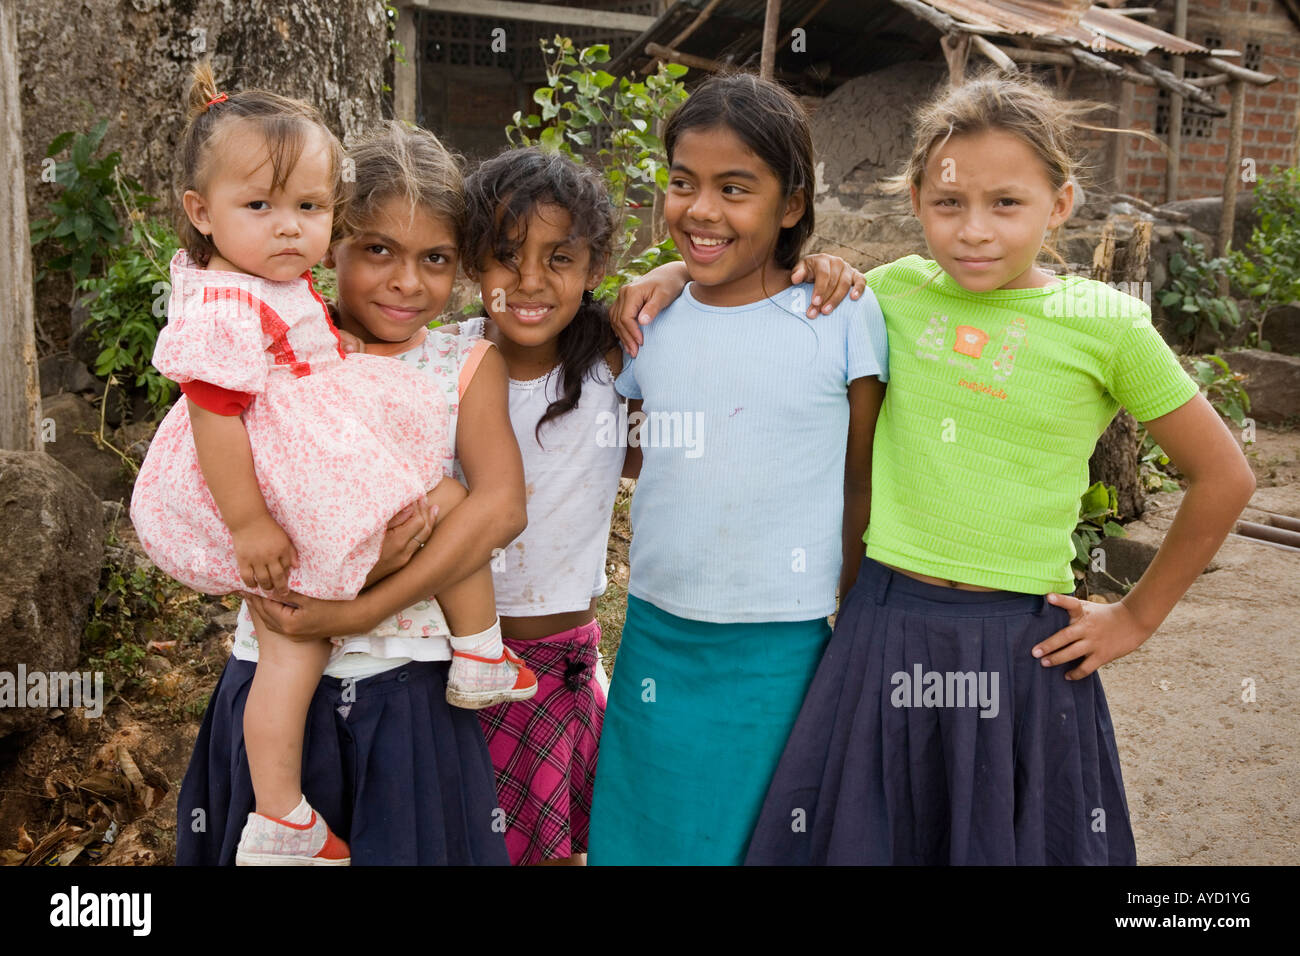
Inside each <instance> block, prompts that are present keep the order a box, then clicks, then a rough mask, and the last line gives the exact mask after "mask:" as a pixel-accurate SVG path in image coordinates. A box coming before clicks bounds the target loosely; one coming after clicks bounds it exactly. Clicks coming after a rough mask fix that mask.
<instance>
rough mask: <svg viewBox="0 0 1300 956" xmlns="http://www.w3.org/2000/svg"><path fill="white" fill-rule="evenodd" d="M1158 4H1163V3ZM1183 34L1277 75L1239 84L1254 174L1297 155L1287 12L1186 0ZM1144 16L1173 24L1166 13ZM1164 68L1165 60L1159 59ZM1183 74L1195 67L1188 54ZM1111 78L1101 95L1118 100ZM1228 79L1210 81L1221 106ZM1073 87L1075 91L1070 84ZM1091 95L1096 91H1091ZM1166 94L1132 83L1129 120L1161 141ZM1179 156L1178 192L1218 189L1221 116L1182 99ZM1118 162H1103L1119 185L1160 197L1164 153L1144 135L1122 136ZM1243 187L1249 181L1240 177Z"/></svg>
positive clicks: (1267, 1)
mask: <svg viewBox="0 0 1300 956" xmlns="http://www.w3.org/2000/svg"><path fill="white" fill-rule="evenodd" d="M1160 6H1161V8H1167V7H1170V6H1171V5H1170V4H1165V3H1162V4H1160ZM1189 7H1190V9H1189V11H1188V17H1187V37H1188V39H1190V40H1193V41H1195V42H1197V43H1201V44H1203V45H1206V46H1217V47H1222V48H1225V49H1232V50H1239V51H1242V52H1243V53H1244V54H1245V56H1244V57H1243V58H1237V57H1234V58H1232V59H1231V61H1230V62H1233V63H1237V64H1241V65H1243V66H1248V67H1250V68H1251V69H1255V70H1259V71H1260V72H1262V73H1270V74H1273V75H1274V76H1277V77H1278V80H1277V81H1276V82H1274V83H1273V84H1271V85H1270V86H1265V87H1257V86H1247V87H1246V98H1245V112H1244V123H1243V127H1242V149H1241V155H1242V158H1243V159H1251V160H1254V165H1255V170H1256V174H1257V176H1258V177H1259V178H1263V177H1264V176H1265V175H1267V174H1268V173H1269V172H1270V171H1272V170H1273V169H1274V168H1275V167H1285V166H1290V165H1293V164H1295V163H1296V161H1297V150H1296V146H1297V116H1298V114H1300V30H1298V29H1297V28H1296V26H1295V24H1294V23H1293V22H1292V21H1291V20H1290V19H1289V18H1288V17H1287V15H1286V13H1285V11H1284V10H1283V8H1282V4H1281V3H1279V2H1277V0H1196V2H1195V3H1193V4H1189ZM1147 22H1149V23H1151V24H1152V25H1154V26H1158V27H1160V28H1161V29H1166V30H1170V29H1172V16H1171V14H1170V13H1169V11H1168V10H1163V16H1161V17H1155V18H1152V19H1150V20H1148V21H1147ZM1165 66H1166V68H1169V64H1168V63H1166V64H1165ZM1187 66H1188V75H1192V74H1193V73H1194V72H1195V69H1194V66H1195V65H1194V64H1193V63H1191V62H1189V63H1188V64H1187ZM1116 87H1117V85H1112V87H1111V90H1112V91H1111V93H1110V94H1109V95H1108V96H1107V97H1106V99H1107V100H1108V101H1109V102H1112V103H1114V102H1117V101H1118V95H1119V91H1118V89H1117V88H1116ZM1228 90H1229V87H1228V86H1226V85H1225V86H1220V87H1214V88H1212V91H1213V93H1214V96H1215V102H1216V103H1217V104H1219V105H1220V106H1222V107H1223V108H1224V109H1227V108H1228V105H1229V103H1230V101H1231V95H1230V93H1229V92H1228ZM1072 92H1078V91H1076V90H1072ZM1093 95H1095V94H1093ZM1168 104H1169V97H1168V95H1167V94H1165V93H1164V92H1163V91H1162V90H1160V89H1159V88H1157V87H1151V86H1138V87H1136V88H1135V90H1134V96H1133V112H1132V127H1133V128H1134V129H1144V130H1148V131H1151V132H1153V133H1154V134H1155V135H1156V136H1157V137H1158V138H1159V139H1160V140H1161V141H1163V142H1167V141H1168V130H1167V121H1168ZM1183 111H1184V124H1183V125H1184V130H1183V146H1182V157H1181V162H1180V163H1179V184H1178V197H1177V198H1179V199H1190V198H1194V197H1198V196H1211V195H1219V194H1221V193H1222V192H1223V177H1224V173H1225V163H1226V162H1227V156H1228V139H1229V135H1228V123H1229V117H1228V116H1226V115H1225V116H1220V117H1209V116H1207V115H1205V114H1203V113H1200V112H1198V111H1197V110H1196V104H1194V103H1191V104H1189V103H1188V102H1187V101H1184V106H1183ZM1124 152H1125V156H1124V162H1123V168H1122V169H1121V170H1118V171H1116V170H1113V169H1112V168H1107V173H1108V176H1107V177H1106V178H1110V179H1111V180H1112V182H1113V183H1114V185H1115V186H1116V187H1117V188H1118V190H1119V191H1121V192H1127V193H1131V194H1133V195H1137V196H1141V197H1142V198H1144V199H1147V200H1150V201H1153V202H1163V201H1164V198H1165V166H1166V159H1165V156H1164V154H1163V153H1162V152H1161V151H1160V149H1159V148H1158V147H1157V146H1156V145H1155V144H1154V143H1151V142H1149V141H1148V140H1144V139H1141V138H1138V137H1132V136H1130V137H1128V143H1127V146H1126V149H1125V151H1124ZM1246 188H1249V186H1248V185H1247V187H1246Z"/></svg>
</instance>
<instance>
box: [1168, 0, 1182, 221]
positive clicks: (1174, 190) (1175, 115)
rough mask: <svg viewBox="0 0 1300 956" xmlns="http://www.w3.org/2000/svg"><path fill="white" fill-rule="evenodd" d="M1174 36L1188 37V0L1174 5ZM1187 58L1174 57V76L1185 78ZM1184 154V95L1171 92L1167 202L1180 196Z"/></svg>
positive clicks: (1180, 0)
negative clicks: (1179, 178)
mask: <svg viewBox="0 0 1300 956" xmlns="http://www.w3.org/2000/svg"><path fill="white" fill-rule="evenodd" d="M1174 36H1177V37H1183V38H1184V39H1185V38H1186V37H1187V0H1177V5H1176V6H1175V7H1174ZM1186 70H1187V63H1186V58H1185V57H1181V56H1175V57H1174V76H1176V77H1177V78H1178V79H1180V80H1181V79H1183V75H1184V73H1185V71H1186ZM1182 154H1183V97H1182V95H1181V94H1179V93H1170V94H1169V155H1168V156H1167V157H1166V158H1165V202H1173V201H1174V200H1175V199H1177V198H1178V166H1179V164H1180V163H1181V162H1182Z"/></svg>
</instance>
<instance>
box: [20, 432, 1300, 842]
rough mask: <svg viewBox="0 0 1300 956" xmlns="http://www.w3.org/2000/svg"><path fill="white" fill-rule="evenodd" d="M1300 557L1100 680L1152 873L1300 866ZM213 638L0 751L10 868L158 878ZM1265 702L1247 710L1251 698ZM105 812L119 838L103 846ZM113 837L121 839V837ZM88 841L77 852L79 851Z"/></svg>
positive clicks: (1233, 581)
mask: <svg viewBox="0 0 1300 956" xmlns="http://www.w3.org/2000/svg"><path fill="white" fill-rule="evenodd" d="M1248 457H1249V458H1250V460H1251V463H1252V466H1253V467H1254V469H1255V472H1256V475H1257V479H1258V482H1259V487H1258V489H1257V491H1256V493H1255V496H1254V498H1253V500H1252V502H1251V506H1250V508H1249V509H1248V510H1247V512H1246V514H1245V515H1244V517H1245V518H1246V519H1247V520H1252V519H1253V520H1260V518H1261V516H1262V514H1263V513H1264V512H1273V513H1278V514H1285V515H1291V516H1293V517H1300V431H1269V430H1265V429H1260V430H1259V432H1258V442H1257V444H1256V446H1255V447H1254V448H1253V449H1252V450H1251V451H1250V453H1249V456H1248ZM630 492H631V486H630V484H629V483H626V482H625V483H624V487H623V489H622V490H621V491H620V494H619V497H618V501H617V502H616V505H615V515H614V524H613V527H612V529H611V534H610V540H609V551H608V562H609V564H608V570H609V572H610V573H609V580H610V586H609V589H608V591H607V592H606V594H605V596H604V597H603V598H602V599H601V602H600V605H599V609H598V615H599V619H600V622H601V627H602V631H603V639H602V642H601V651H602V656H603V659H604V663H605V667H606V670H607V671H611V672H612V669H613V661H614V657H615V655H616V653H617V649H618V641H619V637H620V636H621V633H622V624H623V614H624V606H625V600H626V594H627V591H626V587H627V557H628V545H629V544H630V541H631V531H630V528H629V525H628V504H629V501H630ZM1180 499H1181V493H1166V494H1159V495H1156V496H1154V497H1152V498H1151V499H1149V501H1148V512H1147V514H1146V516H1144V518H1143V519H1142V520H1141V521H1138V522H1133V523H1130V524H1129V525H1128V526H1127V528H1128V534H1129V536H1130V537H1133V538H1136V539H1138V540H1145V541H1150V542H1152V543H1153V544H1158V543H1159V541H1160V540H1161V539H1162V537H1163V535H1164V533H1165V531H1166V530H1167V529H1168V527H1169V525H1170V523H1171V522H1172V520H1173V515H1174V512H1175V511H1176V509H1177V506H1178V502H1179V501H1180ZM1297 583H1300V552H1295V551H1286V550H1282V549H1280V548H1275V547H1272V546H1269V545H1266V544H1261V543H1258V542H1255V541H1252V540H1250V539H1246V538H1240V537H1236V536H1233V537H1230V538H1229V539H1228V540H1227V542H1225V544H1224V545H1223V547H1222V548H1221V549H1220V551H1219V554H1218V555H1217V556H1216V558H1215V560H1214V563H1213V564H1212V565H1211V570H1209V571H1207V572H1206V573H1205V574H1202V575H1201V577H1200V578H1199V579H1198V580H1197V581H1196V583H1195V584H1193V586H1192V588H1191V589H1190V590H1189V591H1188V593H1187V595H1186V596H1185V597H1184V598H1183V600H1182V602H1181V603H1180V604H1179V605H1178V607H1177V608H1175V610H1174V611H1173V613H1172V614H1171V615H1170V617H1169V619H1168V620H1167V621H1166V622H1165V623H1164V625H1163V626H1162V627H1161V628H1160V630H1159V631H1158V632H1157V633H1156V634H1155V636H1153V637H1152V638H1151V639H1150V640H1149V641H1148V642H1147V643H1146V644H1145V645H1143V646H1142V647H1141V648H1140V649H1139V650H1138V651H1137V652H1135V653H1133V654H1131V655H1129V656H1128V657H1126V658H1123V659H1121V660H1120V661H1117V662H1115V663H1112V664H1109V665H1107V666H1106V668H1105V669H1104V670H1103V671H1102V674H1103V678H1104V681H1105V685H1106V693H1107V696H1108V698H1109V701H1110V707H1111V715H1112V718H1113V720H1114V724H1115V730H1116V734H1117V736H1118V739H1119V747H1120V756H1121V759H1122V760H1123V769H1124V782H1125V786H1126V789H1127V792H1128V799H1129V810H1130V814H1131V816H1132V821H1133V828H1134V831H1135V834H1136V838H1137V847H1138V860H1139V862H1140V863H1142V864H1155V865H1160V864H1285V863H1292V864H1294V863H1297V862H1300V852H1298V851H1297V839H1298V837H1297V835H1298V834H1300V792H1298V790H1297V787H1296V780H1297V779H1300V733H1297V731H1300V641H1297V640H1296V638H1297V636H1300V635H1298V634H1297V630H1298V626H1297V621H1300V597H1298V596H1297V594H1296V587H1295V586H1296V584H1297ZM207 614H208V617H209V625H208V629H207V631H206V632H205V633H204V634H203V636H202V637H201V638H199V639H197V640H195V641H193V642H190V643H182V644H180V645H178V646H176V647H172V648H168V649H167V650H166V651H165V652H164V653H151V654H149V655H148V657H146V658H145V660H144V663H143V666H142V668H141V672H140V677H139V680H138V681H137V682H135V683H131V684H128V685H127V686H125V687H123V688H122V692H121V694H120V695H119V696H118V697H116V698H115V699H114V700H113V701H112V702H111V703H110V704H109V705H108V707H107V708H106V710H105V713H104V717H103V718H102V719H98V720H88V719H86V718H85V717H84V716H81V715H79V714H78V713H76V712H69V713H66V714H62V713H61V714H59V715H58V716H56V717H54V718H53V719H51V720H50V721H49V722H48V723H47V724H45V725H44V726H43V727H42V728H40V729H38V730H36V731H33V732H31V733H28V734H25V735H21V736H18V737H11V738H6V739H4V740H0V862H6V863H15V864H17V863H21V864H25V865H37V864H40V863H43V862H45V861H47V860H50V859H51V857H52V856H61V857H62V858H63V859H64V860H65V861H66V862H67V863H70V864H72V865H82V864H85V863H87V862H96V863H98V864H101V865H108V864H131V865H164V864H169V863H171V862H172V861H173V860H174V856H175V828H176V822H175V816H176V795H177V791H178V790H179V787H180V781H181V778H182V776H183V775H184V772H185V767H186V763H187V762H188V759H189V754H190V750H191V748H192V747H193V742H194V738H195V735H196V734H197V732H198V726H199V719H200V717H201V716H202V712H203V708H204V707H205V706H206V703H207V695H208V694H209V693H210V692H211V690H212V688H213V686H214V685H215V683H216V679H217V677H218V675H219V674H220V671H221V667H222V666H223V665H224V663H225V659H226V656H227V655H228V654H229V649H230V637H229V633H228V630H227V628H228V627H230V626H232V625H233V621H232V617H233V615H231V614H230V612H229V611H228V610H226V609H224V608H223V607H222V606H221V605H219V604H218V603H216V602H215V601H213V602H211V603H210V605H209V607H208V609H207ZM1251 691H1253V700H1246V699H1243V697H1247V698H1249V697H1250V696H1251V693H1250V692H1251ZM110 817H112V818H114V819H116V820H118V822H119V824H120V825H119V826H118V827H117V828H116V833H115V835H114V839H113V841H112V842H111V843H108V842H105V841H104V840H103V836H104V835H105V831H106V828H107V827H108V826H109V824H110V822H111V821H110V819H109V818H110ZM109 832H111V831H109ZM79 845H80V848H79Z"/></svg>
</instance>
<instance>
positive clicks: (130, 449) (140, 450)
mask: <svg viewBox="0 0 1300 956" xmlns="http://www.w3.org/2000/svg"><path fill="white" fill-rule="evenodd" d="M157 430H158V426H157V424H155V423H154V422H149V421H139V420H137V421H133V422H131V423H130V424H129V425H123V426H122V427H121V428H120V429H118V431H117V434H116V435H115V436H114V437H115V438H116V439H117V447H118V448H121V449H122V452H123V453H124V454H127V455H130V456H131V457H132V458H133V459H135V462H136V464H140V465H142V464H144V457H145V455H147V454H148V453H149V443H150V442H151V441H152V440H153V433H154V432H156V431H157Z"/></svg>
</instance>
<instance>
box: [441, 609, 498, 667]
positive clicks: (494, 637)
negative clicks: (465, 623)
mask: <svg viewBox="0 0 1300 956" xmlns="http://www.w3.org/2000/svg"><path fill="white" fill-rule="evenodd" d="M451 647H452V650H455V651H464V652H465V653H466V654H474V655H475V656H477V657H489V658H491V659H492V660H496V659H497V658H498V657H500V656H501V655H502V654H504V653H505V647H504V646H503V645H502V644H501V619H500V618H497V619H496V620H494V621H493V622H492V626H491V627H489V628H488V629H487V630H486V631H479V632H478V633H477V634H468V635H466V636H465V637H454V636H453V637H452V638H451Z"/></svg>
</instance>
